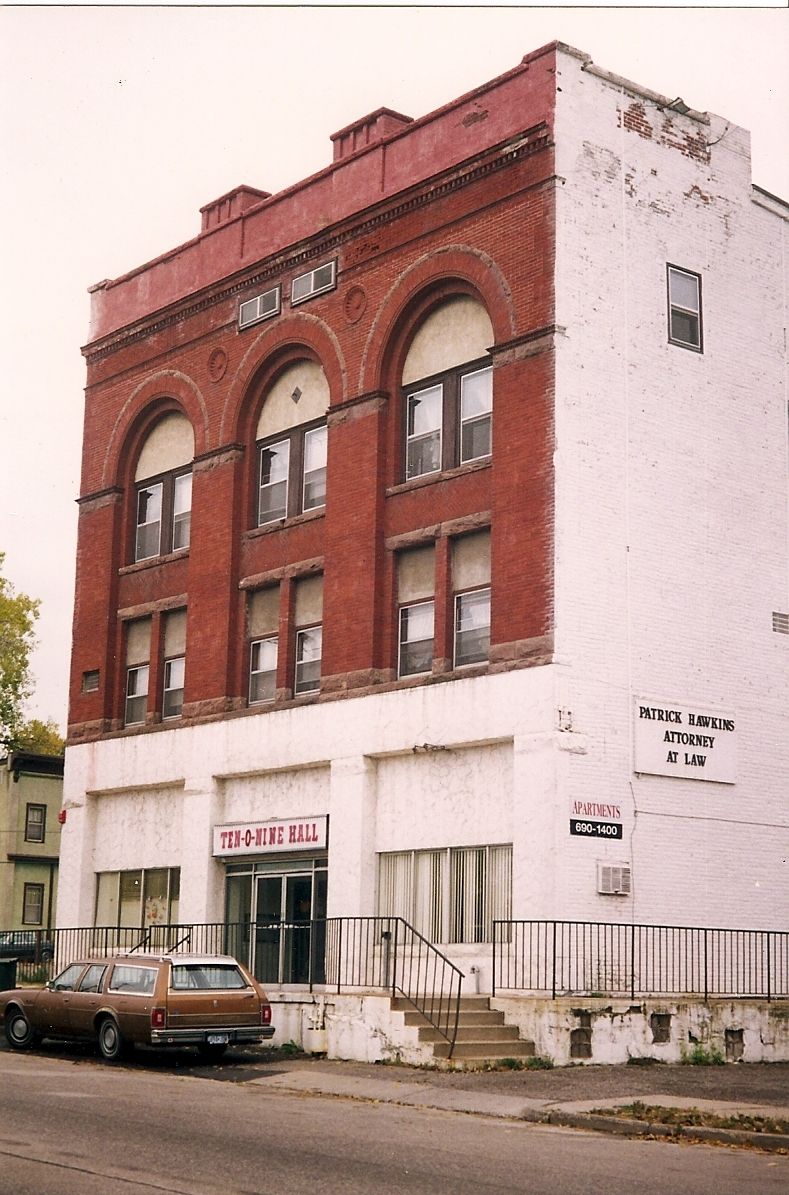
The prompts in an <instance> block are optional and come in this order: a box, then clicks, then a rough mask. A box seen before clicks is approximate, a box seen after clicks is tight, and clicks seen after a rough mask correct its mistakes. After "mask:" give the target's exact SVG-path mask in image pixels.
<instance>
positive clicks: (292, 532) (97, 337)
mask: <svg viewBox="0 0 789 1195" xmlns="http://www.w3.org/2000/svg"><path fill="white" fill-rule="evenodd" d="M553 101H554V52H553V48H552V47H547V48H546V49H544V50H542V51H538V52H537V53H535V54H533V55H530V56H529V57H528V59H525V60H524V63H523V64H522V65H521V66H519V67H518V68H516V69H515V70H514V71H511V72H508V74H507V75H505V76H502V77H501V78H500V79H498V80H494V81H493V82H492V83H491V84H488V85H486V86H485V87H482V88H479V89H477V90H476V91H475V92H473V93H471V94H470V95H468V96H465V97H462V98H461V99H460V100H457V101H454V102H453V103H452V104H449V105H447V106H446V107H445V108H443V109H441V110H440V111H439V112H437V113H433V114H431V115H430V116H428V117H425V118H423V119H421V120H419V121H414V122H408V121H407V118H403V117H399V116H397V114H395V113H389V112H388V111H387V110H382V111H381V113H377V114H373V116H372V117H370V118H367V119H366V122H360V123H359V125H358V126H349V128H348V129H347V130H342V133H341V134H337V135H335V162H334V163H333V165H332V166H330V167H328V168H327V169H326V170H324V171H322V172H321V173H320V174H319V175H316V176H314V177H313V178H312V179H308V180H306V181H305V182H304V183H302V184H299V185H298V186H296V187H293V188H290V189H289V190H288V191H286V192H284V193H282V194H281V195H275V196H272V197H269V196H267V195H266V193H265V192H257V191H252V190H251V189H250V188H241V189H239V191H238V192H234V193H233V194H232V195H231V196H226V197H222V201H216V204H211V205H207V206H206V208H204V209H203V217H204V218H203V231H202V233H201V235H200V237H198V238H197V239H196V240H195V241H192V242H189V243H188V244H187V245H184V246H182V247H181V248H180V249H177V250H175V251H173V252H172V253H170V254H168V255H166V256H165V257H163V258H160V259H158V260H157V261H156V262H153V263H150V264H149V265H148V266H145V267H142V268H141V269H140V270H138V271H135V272H134V273H133V274H131V275H127V276H126V278H125V279H118V280H116V281H115V282H113V283H105V284H100V286H99V288H96V293H95V294H94V316H95V319H94V328H93V330H92V339H91V343H90V344H89V345H88V346H87V348H86V349H85V355H86V358H87V362H88V386H87V401H86V416H85V435H84V449H83V469H82V484H81V493H82V497H81V499H80V526H79V544H78V559H77V581H76V606H75V616H74V646H73V660H72V677H71V700H70V728H69V733H70V738H71V741H72V742H74V741H78V740H80V739H85V738H94V737H97V736H99V735H104V734H108V733H118V732H121V731H122V726H123V708H124V692H125V656H124V622H125V621H128V620H129V619H130V618H133V617H142V616H147V615H150V616H151V618H152V624H151V625H152V640H151V657H150V664H151V669H150V687H149V701H148V718H147V727H150V728H153V727H155V726H156V724H157V723H158V722H159V721H160V717H161V692H162V668H163V654H162V653H163V647H162V634H163V632H162V626H163V622H164V619H163V615H164V614H165V613H166V612H167V611H168V610H173V609H181V608H186V609H187V648H186V681H185V695H184V707H183V716H182V721H183V722H184V723H187V722H189V721H191V720H195V719H204V718H206V717H214V716H228V715H230V714H231V713H233V714H236V715H238V716H243V714H245V713H246V712H247V688H248V666H249V660H248V640H247V637H246V622H245V620H246V601H247V595H248V593H249V591H250V590H254V589H256V588H259V587H260V586H262V585H265V584H268V583H271V582H274V581H278V582H280V653H279V662H278V673H277V692H278V698H277V703H278V704H280V705H281V703H282V702H287V701H291V700H294V699H293V698H292V696H291V694H292V687H293V679H292V677H293V664H294V661H293V651H294V647H293V639H294V637H293V633H292V631H293V626H294V623H293V601H294V593H293V591H294V584H295V581H296V580H297V579H298V578H300V577H303V576H308V575H311V574H313V573H316V572H319V573H322V574H323V577H324V594H323V628H324V630H323V657H322V665H321V690H320V693H319V694H317V695H315V694H313V695H310V696H309V697H303V698H296V699H295V700H297V701H299V702H304V701H308V702H309V701H315V700H318V701H321V700H334V699H337V697H338V696H340V695H342V694H345V693H348V694H357V695H358V694H362V693H367V692H370V691H375V690H380V688H381V687H385V686H391V685H413V684H418V683H434V682H436V681H445V680H448V679H450V678H451V677H452V676H454V675H457V674H455V673H453V672H452V645H451V639H452V609H451V601H450V589H451V586H450V583H449V579H448V572H449V552H450V540H451V537H453V536H455V535H458V534H460V533H462V532H464V531H468V530H471V529H474V528H477V527H487V526H489V527H490V530H491V546H492V571H491V647H490V662H489V664H487V665H485V664H483V665H475V666H474V667H475V668H477V669H478V670H483V671H484V670H485V669H486V668H492V669H501V668H511V667H519V666H524V665H529V664H534V663H543V662H546V661H547V660H549V659H550V658H551V631H552V620H553V611H552V584H553V580H552V560H553V535H552V526H553V465H552V460H553V451H554V444H553V372H554V369H553V365H554V363H553V332H554V308H553V273H554V229H555V221H554V186H555V183H554V159H553V146H552V121H553ZM357 129H362V130H363V131H364V135H363V137H362V135H361V134H357ZM352 134H353V135H352ZM365 139H367V140H365ZM361 140H364V141H365V143H364V144H362V145H361V146H360V144H359V143H360V141H361ZM333 259H336V261H337V285H336V287H335V288H334V289H332V290H330V291H328V292H327V293H324V294H320V295H317V296H315V297H314V298H312V299H310V300H309V301H308V302H305V303H304V304H303V305H299V306H295V307H293V308H291V305H290V303H289V302H288V296H289V295H290V283H291V280H292V278H293V277H294V276H297V275H300V274H302V273H304V272H305V271H307V270H310V269H312V268H314V267H315V266H318V265H320V264H322V263H323V262H326V261H330V260H333ZM275 285H281V287H282V296H283V299H282V310H281V312H280V314H279V315H277V316H276V317H275V318H272V319H270V320H268V321H266V322H263V323H260V324H257V325H255V326H252V327H249V328H245V329H242V330H239V328H238V305H239V301H242V302H243V301H244V300H245V299H248V298H250V297H251V296H254V295H256V294H259V293H261V292H263V291H264V290H266V289H267V288H269V287H273V286H275ZM460 295H465V296H472V297H473V298H475V299H476V300H478V301H479V302H481V303H482V305H483V306H484V307H485V309H486V311H487V313H488V316H489V318H490V321H491V324H492V327H493V331H494V342H493V344H492V345H491V346H490V353H491V360H492V364H493V379H494V380H493V411H494V414H493V448H492V455H491V456H490V457H489V458H486V459H484V460H479V461H474V462H472V463H470V464H466V465H461V466H460V467H457V468H452V469H449V470H446V471H443V472H438V473H434V474H430V475H428V476H425V477H418V478H415V479H414V480H411V481H403V471H402V461H403V442H404V427H403V421H404V409H405V407H404V400H403V396H402V389H401V375H402V367H403V362H404V360H405V356H406V353H407V351H408V348H409V345H410V343H411V340H412V338H413V335H414V332H415V330H416V329H417V328H418V327H419V325H420V322H421V321H422V320H423V319H425V318H426V316H427V315H429V314H430V312H431V311H433V310H435V309H436V307H437V306H438V305H439V304H440V303H441V302H443V301H445V300H446V299H448V298H450V297H453V296H460ZM305 358H306V359H311V360H314V361H316V362H318V363H320V365H321V366H322V367H323V370H324V372H325V376H326V379H327V382H328V387H329V392H330V407H329V413H328V429H329V430H328V463H327V498H326V506H325V508H320V509H318V510H315V511H308V512H307V513H305V514H302V515H299V516H297V517H295V518H292V519H288V520H285V521H284V522H277V523H272V524H266V525H264V526H262V527H257V526H256V525H255V524H256V518H255V491H256V468H257V452H256V449H255V431H256V426H257V420H258V417H259V414H260V410H261V405H262V401H263V397H264V395H265V393H266V390H267V387H268V385H269V384H270V382H271V381H272V380H273V379H274V378H276V377H277V375H278V374H279V373H281V371H282V369H283V367H284V366H285V365H286V364H287V363H288V362H292V361H295V360H303V359H305ZM171 410H172V411H178V412H181V413H183V414H184V415H186V417H187V418H188V419H189V421H190V423H191V426H192V429H193V432H194V442H195V457H194V464H193V498H192V528H191V543H190V547H189V548H188V549H186V550H181V551H179V552H175V553H170V554H169V555H166V556H159V557H156V558H154V559H153V560H148V561H143V562H141V563H137V564H134V563H131V562H132V561H133V559H134V532H135V485H134V474H135V466H136V461H137V458H138V456H139V452H140V449H141V446H142V444H143V443H144V441H145V438H146V436H147V434H148V433H149V431H150V429H151V428H152V427H153V426H154V424H155V423H156V420H157V419H158V418H159V417H160V416H161V415H162V414H163V413H164V412H166V411H171ZM428 542H434V543H435V544H436V594H435V601H436V619H435V648H434V666H433V674H432V676H428V677H422V678H420V680H401V681H398V680H397V679H396V675H397V673H396V667H397V616H396V580H395V574H396V568H395V552H396V551H397V550H398V549H401V548H403V547H405V546H410V545H413V544H419V543H428ZM95 671H98V672H99V674H100V683H99V687H98V689H96V690H95V691H91V692H83V688H84V685H83V677H84V674H85V673H90V672H95ZM463 675H468V672H467V671H466V672H464V673H463ZM268 708H270V707H268ZM249 713H250V714H255V715H258V716H265V713H262V714H261V707H253V708H252V709H250V710H249ZM169 725H172V724H171V723H170V724H169ZM134 729H135V730H137V731H139V730H140V727H139V726H137V727H135V728H134ZM124 733H132V731H131V730H129V731H126V732H124Z"/></svg>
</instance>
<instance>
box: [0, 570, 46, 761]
mask: <svg viewBox="0 0 789 1195" xmlns="http://www.w3.org/2000/svg"><path fill="white" fill-rule="evenodd" d="M4 560H5V553H3V552H0V751H8V750H13V748H14V747H15V746H16V738H17V735H18V733H19V730H20V728H21V724H22V706H23V704H24V702H25V701H26V699H27V698H28V697H29V696H30V694H31V692H32V689H33V686H32V681H31V677H30V653H31V651H32V650H33V647H34V645H35V641H36V640H35V635H34V634H33V627H34V625H35V621H36V619H37V618H38V607H39V603H38V602H37V601H35V600H34V599H33V598H31V597H28V596H27V594H25V593H16V592H15V590H14V587H13V585H12V584H11V582H10V581H9V580H7V578H6V577H4V576H3V573H2V568H3V561H4Z"/></svg>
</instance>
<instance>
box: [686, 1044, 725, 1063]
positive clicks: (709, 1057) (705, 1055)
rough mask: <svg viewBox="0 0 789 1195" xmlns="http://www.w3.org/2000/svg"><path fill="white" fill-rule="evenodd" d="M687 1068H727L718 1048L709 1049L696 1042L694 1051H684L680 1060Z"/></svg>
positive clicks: (711, 1047)
mask: <svg viewBox="0 0 789 1195" xmlns="http://www.w3.org/2000/svg"><path fill="white" fill-rule="evenodd" d="M680 1062H682V1063H683V1064H684V1065H685V1066H725V1065H726V1059H725V1058H724V1057H723V1054H722V1053H721V1051H720V1050H719V1049H718V1047H717V1046H710V1047H709V1049H707V1047H706V1046H703V1045H702V1044H701V1042H696V1043H695V1045H694V1046H693V1049H692V1050H689V1051H688V1050H683V1051H682V1057H681V1058H680Z"/></svg>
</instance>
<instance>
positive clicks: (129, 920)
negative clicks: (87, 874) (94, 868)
mask: <svg viewBox="0 0 789 1195" xmlns="http://www.w3.org/2000/svg"><path fill="white" fill-rule="evenodd" d="M180 880H181V872H180V869H179V868H177V867H170V868H167V867H161V868H150V869H142V870H137V871H103V872H99V873H98V874H97V876H96V916H95V924H96V925H100V926H110V927H112V928H118V927H120V928H128V929H140V928H147V927H148V926H152V925H173V924H176V923H177V921H178V899H179V895H180Z"/></svg>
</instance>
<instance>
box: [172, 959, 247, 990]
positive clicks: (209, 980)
mask: <svg viewBox="0 0 789 1195" xmlns="http://www.w3.org/2000/svg"><path fill="white" fill-rule="evenodd" d="M170 987H171V988H172V990H173V991H174V992H184V991H197V992H222V991H240V990H241V989H242V988H247V987H249V984H248V983H247V981H246V979H244V976H243V975H242V974H241V972H240V971H239V969H238V967H233V966H225V965H223V964H215V965H213V966H206V964H205V963H200V964H199V965H197V964H194V963H186V964H176V963H173V968H172V971H171V973H170Z"/></svg>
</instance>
